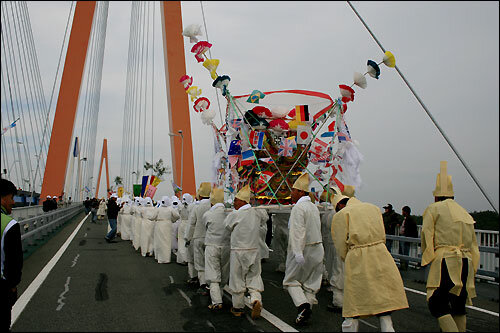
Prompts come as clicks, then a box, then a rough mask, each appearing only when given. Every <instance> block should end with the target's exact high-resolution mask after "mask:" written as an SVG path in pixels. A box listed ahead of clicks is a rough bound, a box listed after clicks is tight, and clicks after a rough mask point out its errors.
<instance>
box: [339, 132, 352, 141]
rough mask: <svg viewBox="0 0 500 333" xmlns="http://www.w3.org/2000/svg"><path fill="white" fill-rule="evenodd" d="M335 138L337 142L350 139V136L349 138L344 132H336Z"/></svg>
mask: <svg viewBox="0 0 500 333" xmlns="http://www.w3.org/2000/svg"><path fill="white" fill-rule="evenodd" d="M337 138H338V139H339V142H342V141H351V138H349V136H348V135H347V134H345V133H338V134H337Z"/></svg>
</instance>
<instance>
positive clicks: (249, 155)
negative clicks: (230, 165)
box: [240, 149, 254, 165]
mask: <svg viewBox="0 0 500 333" xmlns="http://www.w3.org/2000/svg"><path fill="white" fill-rule="evenodd" d="M253 161H254V155H253V150H251V149H249V150H245V151H244V152H242V153H241V162H240V165H251V164H252V163H253Z"/></svg>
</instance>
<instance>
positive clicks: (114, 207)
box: [104, 194, 121, 243]
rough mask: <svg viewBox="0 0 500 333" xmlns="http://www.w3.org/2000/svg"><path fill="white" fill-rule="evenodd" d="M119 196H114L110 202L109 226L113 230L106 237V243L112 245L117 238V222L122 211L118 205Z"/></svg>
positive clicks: (108, 212)
mask: <svg viewBox="0 0 500 333" xmlns="http://www.w3.org/2000/svg"><path fill="white" fill-rule="evenodd" d="M117 198H118V196H117V195H116V194H113V195H112V196H111V198H109V200H108V211H107V214H108V221H109V226H110V227H111V230H110V231H109V232H108V234H107V235H106V237H104V239H105V240H106V242H108V243H111V241H112V240H113V238H115V236H116V222H117V221H116V220H117V219H118V212H119V211H120V208H121V207H119V206H118V204H117V203H116V199H117Z"/></svg>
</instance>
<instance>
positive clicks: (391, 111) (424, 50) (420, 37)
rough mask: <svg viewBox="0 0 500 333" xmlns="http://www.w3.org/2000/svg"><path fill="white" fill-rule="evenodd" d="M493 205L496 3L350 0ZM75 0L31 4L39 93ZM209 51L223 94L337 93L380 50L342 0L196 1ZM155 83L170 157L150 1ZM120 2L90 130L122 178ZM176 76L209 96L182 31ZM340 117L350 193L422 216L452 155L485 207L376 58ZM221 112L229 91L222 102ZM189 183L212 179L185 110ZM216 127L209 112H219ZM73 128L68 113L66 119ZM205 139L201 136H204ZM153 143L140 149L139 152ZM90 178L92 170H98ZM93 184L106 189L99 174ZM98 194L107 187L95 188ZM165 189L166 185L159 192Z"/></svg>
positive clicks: (189, 9)
mask: <svg viewBox="0 0 500 333" xmlns="http://www.w3.org/2000/svg"><path fill="white" fill-rule="evenodd" d="M352 4H353V5H354V6H355V8H356V9H357V10H358V12H359V13H360V15H361V16H362V17H363V18H364V20H365V22H366V23H367V24H368V25H369V27H370V28H371V30H372V31H373V33H374V34H375V35H376V36H377V38H378V39H379V41H380V42H381V43H382V45H383V46H384V47H385V48H386V49H387V50H390V51H391V52H392V53H393V54H394V55H395V57H396V63H397V66H398V67H399V69H400V70H401V71H402V73H403V74H404V75H405V76H406V78H407V79H408V81H409V82H410V84H411V85H412V86H413V88H414V89H415V91H416V92H417V93H418V94H419V96H420V98H421V99H422V100H423V102H424V103H425V104H426V106H427V107H428V109H429V110H430V112H431V113H432V114H433V116H434V117H435V119H436V121H437V122H438V123H439V124H440V125H441V127H442V129H443V130H444V131H445V133H446V134H447V135H448V137H449V139H450V140H451V141H452V142H453V144H454V145H455V147H456V148H457V150H458V151H459V152H460V154H461V155H462V157H463V158H464V160H465V161H466V162H467V164H468V165H469V167H470V169H471V170H472V171H473V173H474V174H475V176H476V177H477V179H478V180H479V181H480V183H481V184H482V186H483V187H484V189H485V191H486V192H487V194H488V195H489V196H490V198H491V199H492V200H493V202H494V205H495V206H496V208H497V209H498V202H499V172H498V170H499V149H498V145H499V130H498V129H499V125H498V124H499V119H498V114H499V98H498V96H499V95H498V91H499V84H498V83H499V79H498V77H499V76H498V75H499V68H498V65H499V56H498V52H499V45H498V40H499V18H498V12H499V11H498V9H499V4H498V2H479V1H474V2H462V1H460V2H449V1H443V2H365V1H362V2H352ZM70 6H71V2H69V1H57V2H47V1H36V2H28V7H29V12H30V17H31V24H32V27H33V33H34V38H35V44H36V48H37V53H38V58H39V63H40V68H41V75H42V79H43V80H44V81H43V84H44V89H45V94H46V96H47V97H46V98H47V99H48V98H49V97H50V96H49V94H50V89H51V87H52V84H53V80H54V75H55V71H56V67H57V60H58V56H59V50H60V47H61V44H62V39H63V35H64V28H65V25H66V19H67V15H68V13H69V9H70ZM203 8H204V11H205V18H206V23H207V29H208V37H209V40H210V42H211V43H212V44H213V47H212V49H211V50H212V56H213V58H217V59H220V65H219V68H218V71H217V72H218V73H219V74H227V75H229V76H230V77H231V83H230V90H231V92H232V94H233V95H243V94H248V93H251V92H252V91H253V90H254V89H258V90H260V91H271V90H284V89H304V90H312V91H319V92H323V93H327V94H329V95H330V96H331V97H332V98H336V97H338V96H339V95H340V94H339V91H338V85H339V84H348V85H350V84H351V83H352V76H353V73H354V72H361V73H364V72H365V71H366V61H367V60H368V59H373V60H375V61H377V62H379V61H381V59H382V55H383V52H382V51H381V50H380V48H379V47H378V46H377V44H376V43H375V41H374V40H373V39H372V38H371V36H370V35H369V33H368V32H367V30H366V29H365V28H364V27H363V25H362V24H361V22H360V21H359V19H358V18H357V17H356V16H355V14H354V12H353V11H352V10H351V8H350V7H349V5H348V4H347V3H346V2H312V1H307V2H281V1H280V2H203ZM156 10H157V12H156V15H157V16H156V17H157V19H156V24H157V27H156V32H157V33H156V36H157V38H158V43H157V44H156V45H157V47H156V53H155V54H158V56H157V57H156V59H157V60H156V61H158V62H156V61H155V68H156V70H155V71H156V72H157V74H156V75H157V78H158V79H157V82H158V84H157V86H156V89H155V101H154V103H155V128H154V135H155V145H154V152H155V153H154V154H155V155H154V159H155V160H157V159H158V158H160V157H162V158H163V159H164V160H165V161H167V164H170V163H169V161H170V145H169V140H170V138H169V137H168V135H166V133H167V132H168V130H167V129H168V118H167V111H166V97H165V88H164V87H165V84H164V75H163V72H162V71H163V70H164V69H163V63H162V62H161V59H160V57H161V56H162V46H161V45H162V44H161V39H160V35H159V32H160V19H159V3H157V7H156ZM130 11H131V3H130V2H110V5H109V15H108V27H107V37H106V49H105V52H104V65H103V66H104V67H103V77H102V91H101V100H100V111H99V120H98V129H97V141H96V142H97V143H96V157H95V161H96V166H95V169H96V173H97V169H98V162H99V158H100V152H101V145H102V140H103V138H107V139H108V150H109V162H110V178H111V179H113V178H114V177H115V176H117V175H119V172H120V161H121V142H122V126H123V112H124V102H125V81H126V69H127V52H128V41H129V29H130V26H129V24H130ZM182 20H183V26H187V25H189V24H192V23H197V24H202V25H203V18H202V12H201V7H200V2H198V1H192V2H191V1H190V2H182ZM184 45H185V53H186V67H187V69H186V73H187V74H189V75H191V76H193V77H194V79H195V81H196V85H198V86H199V87H200V88H202V89H203V95H204V96H206V97H208V98H209V99H210V101H211V102H212V103H213V105H215V106H216V105H217V102H216V101H217V100H216V97H215V93H214V90H213V88H212V87H211V82H212V80H211V78H210V76H209V74H208V72H207V70H206V69H205V68H204V67H203V66H202V65H201V64H199V63H197V62H196V60H195V59H194V56H193V55H192V54H191V53H190V49H191V46H192V44H190V43H189V40H188V39H187V38H185V39H184ZM355 90H356V97H355V101H354V102H352V103H349V109H348V111H347V113H346V115H345V119H346V122H347V124H348V126H349V129H350V132H351V135H352V137H353V138H354V139H356V140H357V141H358V142H359V144H360V146H359V149H360V151H361V153H362V154H363V156H364V161H363V163H362V164H361V177H362V180H363V185H362V187H361V188H359V189H357V196H358V197H359V198H360V199H361V200H363V201H368V202H371V203H373V204H375V205H377V206H379V207H382V206H384V205H385V204H387V203H392V205H393V206H394V208H395V209H396V210H397V211H398V212H400V210H401V207H402V206H404V205H409V206H410V207H411V208H412V210H413V213H414V214H422V212H423V210H424V209H425V207H426V206H427V205H428V204H429V203H431V202H432V201H433V197H432V190H433V189H434V186H435V182H436V174H437V173H438V172H439V163H440V161H441V160H447V161H448V173H449V174H451V175H452V176H453V185H454V190H455V197H456V200H457V201H458V202H459V203H460V204H461V205H463V206H464V207H465V208H466V209H467V210H469V211H481V210H491V207H490V205H489V204H488V202H487V201H486V199H485V198H484V197H483V195H482V194H481V193H480V191H479V189H478V188H477V186H476V185H475V184H474V182H473V180H472V179H471V177H470V176H469V175H468V173H467V172H466V170H465V169H464V167H463V166H462V164H461V163H460V161H459V160H458V159H457V158H456V157H455V155H454V154H453V152H452V150H451V149H450V148H449V147H448V145H447V144H446V142H445V141H444V139H443V138H442V136H441V135H440V134H439V132H438V131H437V129H436V128H435V127H434V125H433V124H432V122H431V120H430V119H429V118H428V117H427V115H426V114H425V112H424V111H423V109H422V108H421V106H420V105H419V104H418V102H417V100H416V99H415V98H414V97H413V95H412V94H411V92H410V90H409V89H408V88H407V87H406V85H405V84H404V82H403V80H402V79H401V78H400V77H399V75H398V74H397V72H396V71H395V70H394V69H390V68H387V67H385V66H384V65H381V76H380V79H379V80H374V79H371V78H368V87H367V88H366V89H365V90H362V89H360V88H355ZM221 103H222V105H221V107H222V109H223V110H224V109H225V101H224V100H221ZM190 112H191V120H192V123H191V129H192V132H193V145H194V147H193V148H194V162H195V169H196V184H197V185H199V184H200V183H201V182H202V181H210V179H211V178H210V177H211V170H210V168H207V167H206V164H205V163H204V161H206V160H207V159H211V158H212V155H213V140H212V139H211V138H212V133H211V131H210V130H209V128H208V127H207V126H205V125H203V124H202V122H201V119H200V117H199V115H198V114H195V112H194V111H192V109H191V111H190ZM215 121H216V123H217V125H220V120H219V117H218V116H217V117H216V118H215ZM77 126H79V125H78V124H76V126H75V129H76V128H77ZM207 138H210V139H209V140H207ZM148 154H149V153H148ZM95 178H97V176H96V177H95ZM101 188H102V189H104V188H105V186H104V179H103V180H102V185H101ZM102 194H103V193H102ZM163 194H168V195H171V194H172V189H171V186H170V185H169V184H167V183H166V182H165V183H162V184H161V185H160V187H159V192H158V194H157V195H156V196H155V198H159V197H161V195H163Z"/></svg>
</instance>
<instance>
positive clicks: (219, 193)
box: [210, 187, 224, 205]
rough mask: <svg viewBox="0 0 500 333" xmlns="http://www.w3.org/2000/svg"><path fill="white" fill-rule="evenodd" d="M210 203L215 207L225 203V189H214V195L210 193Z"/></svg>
mask: <svg viewBox="0 0 500 333" xmlns="http://www.w3.org/2000/svg"><path fill="white" fill-rule="evenodd" d="M210 203H211V204H212V205H215V204H216V203H224V189H222V188H217V187H214V188H213V189H212V193H210Z"/></svg>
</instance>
